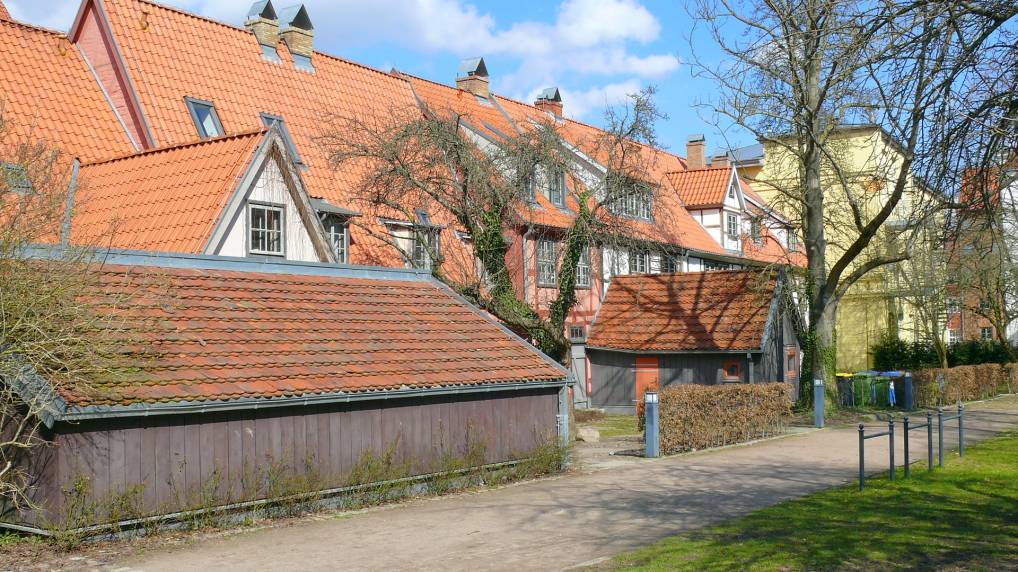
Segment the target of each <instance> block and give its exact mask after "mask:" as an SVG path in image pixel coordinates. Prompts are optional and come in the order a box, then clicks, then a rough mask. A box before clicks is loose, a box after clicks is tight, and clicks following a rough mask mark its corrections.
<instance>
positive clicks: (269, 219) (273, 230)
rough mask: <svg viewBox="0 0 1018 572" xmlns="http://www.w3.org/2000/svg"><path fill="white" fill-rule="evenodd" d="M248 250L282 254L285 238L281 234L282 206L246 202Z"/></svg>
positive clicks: (259, 252) (275, 254) (257, 252)
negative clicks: (248, 230)
mask: <svg viewBox="0 0 1018 572" xmlns="http://www.w3.org/2000/svg"><path fill="white" fill-rule="evenodd" d="M247 212H248V228H249V229H250V232H249V239H248V252H250V253H251V254H269V255H274V256H282V255H283V254H284V253H285V250H284V249H285V246H286V240H285V238H286V237H285V236H284V235H283V228H284V227H283V214H284V213H283V207H281V206H277V205H267V204H261V203H249V204H248V210H247Z"/></svg>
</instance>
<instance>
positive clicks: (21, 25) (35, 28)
mask: <svg viewBox="0 0 1018 572" xmlns="http://www.w3.org/2000/svg"><path fill="white" fill-rule="evenodd" d="M0 24H10V25H12V26H16V27H18V28H25V29H28V30H31V31H33V32H43V33H45V34H49V35H51V36H57V37H58V38H64V39H67V40H68V41H69V39H68V38H67V32H62V31H60V30H55V29H53V28H47V27H45V26H39V25H38V24H30V23H28V22H22V21H21V20H15V19H14V18H13V17H12V18H10V19H7V18H0ZM72 45H73V42H72ZM75 49H77V46H75Z"/></svg>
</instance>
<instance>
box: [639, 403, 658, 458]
mask: <svg viewBox="0 0 1018 572" xmlns="http://www.w3.org/2000/svg"><path fill="white" fill-rule="evenodd" d="M643 404H644V406H645V409H644V417H643V419H644V437H643V440H644V445H645V446H646V451H645V452H644V456H646V457H649V458H653V457H660V456H661V438H660V435H661V434H660V430H661V429H660V416H659V414H658V395H657V392H655V391H648V392H646V393H644V394H643Z"/></svg>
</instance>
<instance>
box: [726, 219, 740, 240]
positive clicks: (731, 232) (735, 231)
mask: <svg viewBox="0 0 1018 572" xmlns="http://www.w3.org/2000/svg"><path fill="white" fill-rule="evenodd" d="M726 220H727V225H726V230H727V232H728V238H731V239H732V240H738V239H739V217H737V216H735V215H734V214H732V213H727V214H726Z"/></svg>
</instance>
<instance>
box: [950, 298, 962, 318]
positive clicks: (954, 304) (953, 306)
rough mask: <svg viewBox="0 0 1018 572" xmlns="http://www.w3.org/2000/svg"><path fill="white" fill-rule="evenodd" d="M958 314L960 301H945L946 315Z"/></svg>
mask: <svg viewBox="0 0 1018 572" xmlns="http://www.w3.org/2000/svg"><path fill="white" fill-rule="evenodd" d="M959 312H961V301H959V300H958V299H957V298H948V299H947V313H948V314H957V313H959Z"/></svg>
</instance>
